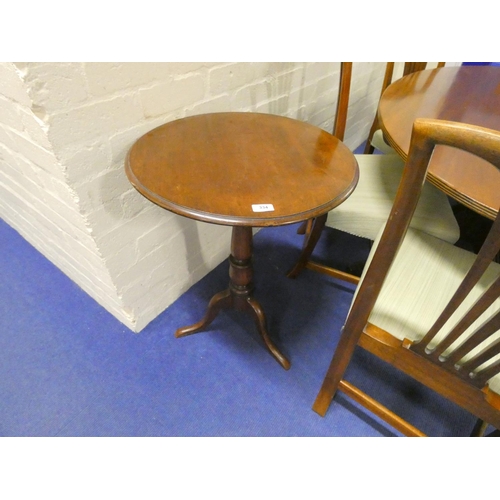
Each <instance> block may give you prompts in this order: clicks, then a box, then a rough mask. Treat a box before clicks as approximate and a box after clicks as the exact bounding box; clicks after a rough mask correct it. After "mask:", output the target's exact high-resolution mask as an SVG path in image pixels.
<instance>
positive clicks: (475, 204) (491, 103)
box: [378, 66, 500, 219]
mask: <svg viewBox="0 0 500 500" xmlns="http://www.w3.org/2000/svg"><path fill="white" fill-rule="evenodd" d="M378 116H379V122H380V126H381V128H382V131H383V133H384V137H385V138H386V140H387V142H388V143H389V144H390V145H391V146H392V147H393V148H394V149H395V150H396V151H397V152H398V153H399V154H400V155H401V157H402V158H404V159H406V158H407V156H408V152H409V148H410V137H411V131H412V126H413V122H414V121H415V118H437V119H442V120H451V121H456V122H462V123H469V124H472V125H479V126H482V127H487V128H491V129H494V130H500V67H493V66H460V67H450V68H439V69H432V70H425V71H419V72H416V73H412V74H410V75H408V76H405V77H404V78H401V79H400V80H397V81H396V82H394V83H393V84H392V85H390V86H389V87H388V88H387V89H386V90H385V92H384V94H383V95H382V98H381V100H380V103H379V109H378ZM479 163H483V164H486V162H485V161H484V160H481V159H479V158H476V157H474V156H472V155H470V154H469V153H465V152H463V151H460V150H457V149H453V148H450V147H446V146H438V147H437V148H436V150H435V152H434V155H433V157H432V160H431V162H430V164H429V172H428V179H429V181H430V182H431V183H433V184H434V185H436V186H437V187H438V188H440V189H441V190H442V191H444V192H445V193H446V194H448V195H449V196H451V197H452V198H454V199H456V200H458V201H460V202H461V203H463V204H464V205H465V206H467V207H469V208H471V209H472V210H474V211H476V212H477V213H479V214H481V215H483V216H485V217H488V218H490V219H494V218H495V216H496V214H497V213H498V208H499V207H498V206H497V205H496V200H497V199H498V193H496V191H495V185H496V184H495V182H492V181H490V180H489V179H493V178H496V176H497V175H498V173H497V171H496V169H495V168H494V167H493V166H491V165H489V164H488V165H487V166H486V174H484V175H483V176H481V177H479V176H478V175H477V173H476V172H477V169H478V165H479Z"/></svg>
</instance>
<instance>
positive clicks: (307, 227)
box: [297, 219, 314, 234]
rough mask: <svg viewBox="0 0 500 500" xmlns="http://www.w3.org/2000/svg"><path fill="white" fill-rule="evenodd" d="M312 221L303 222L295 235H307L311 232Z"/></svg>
mask: <svg viewBox="0 0 500 500" xmlns="http://www.w3.org/2000/svg"><path fill="white" fill-rule="evenodd" d="M313 222H314V219H309V220H305V221H304V222H303V223H302V224H301V225H300V226H299V228H298V229H297V234H307V233H309V232H310V231H311V228H312V224H313Z"/></svg>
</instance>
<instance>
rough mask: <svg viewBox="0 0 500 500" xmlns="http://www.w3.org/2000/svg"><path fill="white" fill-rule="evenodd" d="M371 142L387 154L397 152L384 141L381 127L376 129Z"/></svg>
mask: <svg viewBox="0 0 500 500" xmlns="http://www.w3.org/2000/svg"><path fill="white" fill-rule="evenodd" d="M370 143H371V145H372V146H373V147H374V148H376V149H378V150H379V151H382V152H383V153H385V154H386V155H390V154H393V155H394V154H396V151H394V149H392V148H391V146H389V144H387V143H386V142H385V141H384V134H383V133H382V130H380V129H378V130H376V131H375V133H374V134H373V137H372V140H371V141H370Z"/></svg>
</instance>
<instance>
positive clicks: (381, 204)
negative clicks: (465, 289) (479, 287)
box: [327, 154, 460, 243]
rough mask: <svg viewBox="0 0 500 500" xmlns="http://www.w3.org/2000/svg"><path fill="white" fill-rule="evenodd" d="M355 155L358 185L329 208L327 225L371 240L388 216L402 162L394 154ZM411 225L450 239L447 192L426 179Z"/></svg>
mask: <svg viewBox="0 0 500 500" xmlns="http://www.w3.org/2000/svg"><path fill="white" fill-rule="evenodd" d="M355 156H356V160H357V161H358V164H359V182H358V185H357V186H356V189H355V190H354V192H353V193H352V194H351V196H350V197H349V198H348V199H347V200H346V201H345V202H343V203H342V204H341V205H339V206H338V207H336V208H335V209H334V210H333V211H332V212H330V214H329V216H328V221H327V225H328V226H330V227H333V228H335V229H340V230H341V231H345V232H347V233H351V234H354V235H356V236H361V237H364V238H368V239H370V240H374V239H375V238H376V237H377V234H378V232H379V230H380V228H381V227H382V226H383V225H384V224H385V222H386V221H387V218H388V217H389V213H390V211H391V208H392V204H393V202H394V198H395V196H396V192H397V189H398V186H399V181H400V179H401V174H402V169H403V166H404V162H403V160H401V159H400V158H399V156H397V155H395V154H393V155H355ZM411 226H412V227H415V228H417V229H420V230H422V231H425V232H426V233H428V234H432V235H433V236H436V237H437V238H440V239H442V240H445V241H449V242H450V243H455V242H456V241H457V240H458V238H459V237H460V229H459V226H458V223H457V221H456V219H455V216H454V215H453V211H452V210H451V206H450V203H449V200H448V198H447V196H446V195H445V194H444V193H442V192H441V191H439V190H438V189H437V188H436V187H434V186H432V185H431V184H429V183H428V182H427V183H426V184H425V186H424V189H423V190H422V195H421V197H420V201H419V204H418V207H417V210H416V212H415V215H414V217H413V221H412V224H411Z"/></svg>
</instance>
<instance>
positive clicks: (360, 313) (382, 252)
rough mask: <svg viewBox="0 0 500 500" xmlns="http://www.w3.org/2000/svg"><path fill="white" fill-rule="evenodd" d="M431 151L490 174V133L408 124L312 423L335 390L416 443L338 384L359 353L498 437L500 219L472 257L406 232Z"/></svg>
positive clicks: (498, 161)
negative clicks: (454, 153) (385, 214)
mask: <svg viewBox="0 0 500 500" xmlns="http://www.w3.org/2000/svg"><path fill="white" fill-rule="evenodd" d="M437 144H444V145H447V146H451V147H456V148H460V149H463V150H465V151H468V152H470V153H472V154H475V155H477V156H479V157H481V158H483V159H485V160H487V161H488V162H490V163H491V164H493V165H494V166H495V167H496V168H497V169H498V170H500V132H498V131H492V130H488V129H484V128H480V127H475V126H471V125H465V124H458V123H453V122H445V121H438V120H427V119H418V120H416V121H415V124H414V128H413V134H412V142H411V147H410V153H409V156H408V161H407V162H406V166H405V168H404V172H403V176H402V180H401V185H400V187H399V190H398V193H397V196H396V199H395V202H394V206H393V208H392V211H391V216H390V217H389V220H388V222H387V225H386V226H385V228H384V229H383V230H382V231H381V234H380V235H379V238H377V241H376V242H375V244H374V245H373V247H372V252H371V254H370V257H369V260H368V263H367V265H366V266H365V269H364V271H363V275H362V277H361V280H360V282H359V284H358V286H357V289H356V292H355V295H354V299H353V302H352V304H351V309H350V311H349V314H348V317H347V320H346V322H345V325H344V328H343V330H342V334H341V337H340V340H339V343H338V345H337V348H336V350H335V353H334V355H333V359H332V361H331V364H330V367H329V368H328V371H327V374H326V377H325V379H324V382H323V385H322V387H321V390H320V391H319V394H318V396H317V398H316V401H315V403H314V406H313V409H314V411H316V412H317V413H319V414H320V415H325V413H326V411H327V409H328V407H329V405H330V402H331V400H332V398H333V396H334V395H335V393H336V391H337V390H340V391H342V392H344V393H345V394H347V395H348V396H350V397H351V398H353V399H354V400H356V401H357V402H359V403H360V404H362V405H363V406H365V407H366V408H368V409H369V410H370V411H372V412H373V413H375V414H376V415H378V416H380V417H381V418H382V419H384V420H385V421H387V422H388V423H389V424H391V425H392V426H394V427H395V428H396V429H398V430H399V431H401V432H402V433H404V434H406V435H410V436H421V435H424V434H423V432H422V431H420V430H418V429H416V428H415V427H413V426H412V425H411V424H410V423H408V422H406V421H404V420H403V419H402V418H400V417H399V416H397V414H396V413H395V412H393V411H392V410H389V409H388V408H386V407H384V406H383V405H381V404H380V403H379V402H377V401H375V400H374V399H372V398H371V397H370V396H368V395H367V394H365V393H364V392H362V391H361V390H360V389H358V388H357V387H355V386H353V385H352V384H350V383H349V382H348V381H346V380H345V379H344V373H345V371H346V368H347V367H348V365H349V363H350V361H351V357H352V354H353V352H354V349H355V348H356V346H360V347H361V348H363V349H365V350H367V351H369V352H370V353H372V354H373V355H375V356H377V357H379V358H381V359H383V360H384V361H386V362H387V363H390V364H391V365H393V366H395V367H396V368H398V369H399V370H401V371H403V372H404V373H406V374H408V375H409V376H411V377H413V378H414V379H416V380H417V381H419V382H421V383H422V384H424V385H426V386H428V387H429V388H431V389H432V390H434V391H436V392H438V393H439V394H441V395H442V396H444V397H445V398H448V399H449V400H451V401H453V402H454V403H456V404H457V405H459V406H461V407H462V408H464V409H465V410H467V411H469V412H470V413H472V414H473V415H476V416H477V417H478V418H479V419H481V421H484V422H487V423H489V424H491V425H493V426H494V427H496V428H497V429H499V428H500V264H497V263H495V262H493V258H494V256H495V255H496V253H497V252H498V251H499V248H500V215H499V216H497V218H496V220H495V221H494V223H493V226H492V229H491V231H490V233H489V234H488V236H487V238H486V240H485V242H484V244H483V246H482V247H481V250H480V251H479V254H477V255H476V254H473V253H470V252H468V251H465V250H462V249H461V248H458V247H456V246H454V245H452V244H450V243H448V242H446V241H443V240H440V239H438V238H435V237H433V236H431V235H429V234H425V233H423V232H422V231H419V230H415V229H412V228H411V227H410V228H409V225H410V221H411V217H412V215H413V213H414V211H415V207H416V206H417V202H418V199H419V196H421V194H422V190H421V186H422V185H423V182H424V179H425V175H426V171H427V166H428V162H429V159H430V156H431V154H432V152H433V149H434V147H435V145H437ZM485 167H486V168H491V167H489V166H488V164H487V163H485ZM497 173H498V182H497V187H498V190H497V192H498V205H499V207H500V171H498V172H497ZM477 175H479V176H480V175H481V172H478V173H477ZM375 376H376V375H374V377H375Z"/></svg>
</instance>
